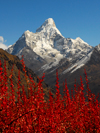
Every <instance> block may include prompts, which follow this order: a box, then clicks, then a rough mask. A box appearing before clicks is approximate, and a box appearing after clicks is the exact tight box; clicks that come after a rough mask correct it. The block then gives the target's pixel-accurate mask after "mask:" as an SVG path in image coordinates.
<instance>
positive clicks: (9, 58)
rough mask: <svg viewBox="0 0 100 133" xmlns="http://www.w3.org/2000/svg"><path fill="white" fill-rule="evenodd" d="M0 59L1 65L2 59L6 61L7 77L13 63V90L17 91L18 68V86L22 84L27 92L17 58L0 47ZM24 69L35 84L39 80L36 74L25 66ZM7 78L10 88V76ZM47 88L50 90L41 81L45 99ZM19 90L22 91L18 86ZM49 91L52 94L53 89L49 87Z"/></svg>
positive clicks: (47, 93)
mask: <svg viewBox="0 0 100 133" xmlns="http://www.w3.org/2000/svg"><path fill="white" fill-rule="evenodd" d="M0 60H1V63H2V66H3V65H4V60H5V61H6V68H7V76H8V77H9V76H10V74H11V69H12V67H13V65H14V69H13V78H12V80H13V85H14V89H15V92H17V81H18V70H19V69H20V77H21V80H20V82H21V84H20V86H22V85H24V87H25V91H26V94H27V92H28V89H27V82H26V80H25V76H24V72H23V67H22V64H21V62H20V60H19V58H18V57H17V56H15V55H11V54H8V53H7V52H6V51H4V50H2V49H0ZM25 69H26V71H27V73H26V74H27V76H28V77H29V75H31V77H32V79H33V80H34V82H35V83H36V85H37V84H38V82H39V79H38V77H37V75H36V74H35V73H34V72H33V71H32V70H31V69H29V68H27V67H26V68H25ZM8 79H9V80H8V87H9V88H10V78H8ZM49 90H50V87H49V86H48V85H47V84H46V83H45V82H43V91H44V93H45V99H48V98H49ZM20 91H21V92H22V89H21V88H20ZM51 91H52V93H53V94H54V91H53V90H52V89H51ZM9 92H10V89H9ZM15 95H16V93H15ZM16 96H17V95H16Z"/></svg>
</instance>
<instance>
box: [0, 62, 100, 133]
mask: <svg viewBox="0 0 100 133" xmlns="http://www.w3.org/2000/svg"><path fill="white" fill-rule="evenodd" d="M22 65H23V70H24V72H25V77H26V82H27V87H28V90H29V91H28V98H27V97H26V93H25V90H24V85H23V86H22V91H23V94H22V95H20V91H19V89H20V87H21V86H20V70H19V74H18V83H17V85H18V87H17V89H18V92H17V96H18V97H17V103H16V104H15V96H14V85H13V81H12V73H13V68H12V71H11V75H10V77H9V78H10V82H11V84H10V85H11V91H12V93H11V95H10V97H9V99H7V97H8V95H9V93H8V88H7V72H6V63H5V65H4V71H3V68H2V67H1V61H0V133H24V132H25V133H28V132H29V133H37V132H40V133H51V132H52V133H92V132H94V133H100V102H99V101H98V100H97V99H95V95H93V94H91V92H90V89H89V85H88V79H87V74H86V71H85V75H86V84H87V90H88V91H87V96H88V101H86V99H85V95H84V92H83V90H84V86H83V81H82V78H81V77H80V83H81V85H80V86H79V88H78V89H77V86H76V83H75V84H74V93H73V94H72V96H71V97H70V94H69V90H68V87H67V82H65V87H64V96H63V98H61V95H60V91H59V78H58V71H57V72H56V75H57V80H56V96H55V97H54V98H53V97H52V93H51V92H50V93H49V100H48V102H47V101H45V100H44V93H43V88H42V81H43V78H44V75H43V77H42V79H39V83H38V85H37V86H38V90H37V91H36V90H33V88H35V87H36V85H35V83H34V81H33V79H32V78H31V76H30V82H29V83H28V77H27V75H26V70H25V65H24V62H23V60H22ZM20 99H22V100H20Z"/></svg>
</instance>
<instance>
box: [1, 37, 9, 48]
mask: <svg viewBox="0 0 100 133" xmlns="http://www.w3.org/2000/svg"><path fill="white" fill-rule="evenodd" d="M4 42H6V41H4V38H3V36H0V48H2V49H4V50H5V49H7V46H6V45H5V44H4Z"/></svg>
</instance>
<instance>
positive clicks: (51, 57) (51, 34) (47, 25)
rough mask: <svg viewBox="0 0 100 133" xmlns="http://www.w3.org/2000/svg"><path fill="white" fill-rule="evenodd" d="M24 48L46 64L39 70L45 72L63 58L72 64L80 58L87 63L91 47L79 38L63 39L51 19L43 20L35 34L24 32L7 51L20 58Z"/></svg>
mask: <svg viewBox="0 0 100 133" xmlns="http://www.w3.org/2000/svg"><path fill="white" fill-rule="evenodd" d="M26 47H29V48H30V49H31V50H32V51H33V52H34V53H36V54H37V55H38V56H40V57H41V58H42V59H43V60H44V61H45V62H46V64H45V66H40V68H41V69H42V68H43V69H45V70H47V69H52V68H53V67H56V66H57V65H58V64H59V62H60V61H61V60H62V59H65V58H66V59H67V60H69V61H71V62H72V63H74V62H76V61H77V62H78V61H80V60H82V58H84V60H86V61H87V58H85V56H86V55H87V54H89V53H90V52H91V51H92V47H91V46H90V45H89V44H87V43H86V42H84V41H83V40H82V39H81V38H80V37H77V38H76V39H71V38H65V37H63V36H62V35H61V33H60V31H59V30H58V29H57V27H56V25H55V22H54V20H53V19H52V18H48V19H47V20H45V22H44V23H43V24H42V25H41V26H40V27H39V28H38V29H37V30H36V33H33V32H30V31H29V30H27V31H25V32H24V33H23V35H22V36H21V37H20V38H19V39H18V41H16V42H15V44H14V45H12V46H11V47H9V48H8V49H7V51H8V52H9V53H10V54H15V55H18V56H19V58H20V57H21V54H22V51H23V50H24V49H25V48H26ZM26 49H27V48H26ZM26 49H25V50H26ZM26 51H27V50H26ZM24 53H25V52H24ZM26 58H28V57H26ZM88 59H89V58H88ZM84 62H85V61H84ZM30 63H31V62H30ZM78 64H80V63H78Z"/></svg>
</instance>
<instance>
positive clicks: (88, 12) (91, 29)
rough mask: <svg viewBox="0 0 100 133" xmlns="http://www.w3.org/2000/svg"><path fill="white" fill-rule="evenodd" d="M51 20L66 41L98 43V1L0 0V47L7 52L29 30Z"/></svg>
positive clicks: (34, 30) (99, 27)
mask: <svg viewBox="0 0 100 133" xmlns="http://www.w3.org/2000/svg"><path fill="white" fill-rule="evenodd" d="M48 18H53V20H54V22H55V24H56V27H57V28H58V29H59V31H60V32H61V34H62V35H63V36H64V37H65V38H72V39H76V38H77V37H80V38H81V39H82V40H84V41H85V42H87V43H88V44H89V45H91V46H93V47H95V46H96V45H98V44H99V43H100V0H0V47H1V48H3V49H6V48H7V47H8V46H9V45H12V44H14V43H15V42H16V41H17V40H18V39H19V38H20V37H21V35H22V34H23V33H24V32H25V31H26V30H29V31H31V32H34V33H35V32H36V29H37V28H39V27H40V26H41V25H42V24H43V23H44V21H45V20H46V19H48Z"/></svg>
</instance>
